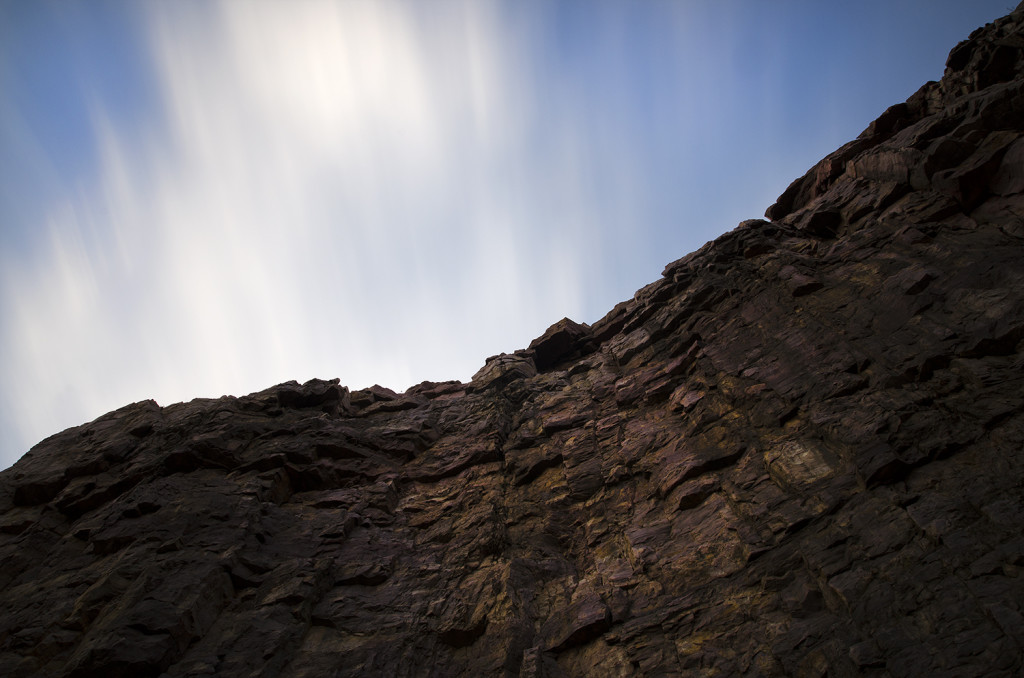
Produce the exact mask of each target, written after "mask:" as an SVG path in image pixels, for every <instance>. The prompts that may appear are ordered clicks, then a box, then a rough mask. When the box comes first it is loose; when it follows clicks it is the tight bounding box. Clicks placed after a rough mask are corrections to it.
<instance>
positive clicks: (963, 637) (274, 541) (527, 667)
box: [0, 5, 1024, 678]
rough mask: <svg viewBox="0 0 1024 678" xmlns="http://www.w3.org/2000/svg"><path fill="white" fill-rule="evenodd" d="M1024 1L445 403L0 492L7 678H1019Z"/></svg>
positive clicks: (44, 472) (34, 467)
mask: <svg viewBox="0 0 1024 678" xmlns="http://www.w3.org/2000/svg"><path fill="white" fill-rule="evenodd" d="M1022 190H1024V5H1022V7H1019V8H1018V9H1017V10H1016V11H1015V12H1014V13H1013V14H1011V15H1010V16H1008V17H1006V18H1004V19H1001V20H999V21H997V22H995V23H993V24H990V25H988V26H986V27H985V28H983V29H979V30H978V31H976V32H975V33H974V34H972V35H971V37H970V39H969V40H967V41H965V42H964V43H961V44H960V45H958V46H957V47H956V48H955V49H954V50H953V52H952V53H951V54H950V57H949V61H948V63H947V69H946V75H945V76H944V78H943V80H942V81H941V82H939V83H929V84H928V85H925V86H924V87H923V88H922V89H921V90H920V91H919V92H918V93H917V94H915V95H914V96H913V97H911V98H910V100H908V101H907V102H906V103H905V104H900V105H898V106H894V107H893V108H890V109H889V110H888V111H886V112H885V113H884V114H883V115H882V116H881V117H880V118H879V119H878V120H877V121H875V122H874V123H873V124H872V125H871V126H870V127H869V128H868V130H866V131H865V132H864V134H862V135H861V137H860V138H858V139H857V140H855V141H853V142H851V143H850V144H847V145H846V146H844V147H843V148H841V149H839V150H838V151H836V152H835V153H833V154H832V155H830V156H828V157H827V158H825V159H824V160H823V161H822V162H820V163H819V164H818V165H816V166H815V167H814V168H813V169H812V170H811V171H810V172H808V174H807V175H806V176H804V177H803V178H801V179H799V180H797V181H796V182H794V183H793V185H792V186H790V188H789V189H787V191H786V192H785V193H784V194H783V195H782V196H781V197H780V199H779V201H778V202H777V203H776V204H775V205H773V206H772V207H771V208H770V209H769V210H768V214H767V216H768V217H769V218H770V219H771V221H763V220H752V221H747V222H744V223H742V224H740V226H739V227H738V228H736V229H735V230H733V231H732V232H730V233H727V234H725V235H724V236H722V237H721V238H719V239H718V240H716V241H714V242H713V243H709V244H708V245H706V246H705V247H703V248H701V249H700V250H698V251H697V252H694V253H692V254H690V255H688V256H686V257H684V258H682V259H680V260H679V261H676V262H674V263H672V264H670V265H669V266H668V267H666V269H665V271H664V275H663V277H662V278H661V279H660V280H658V281H657V282H655V283H653V284H651V285H649V286H647V287H645V288H644V289H642V290H640V291H639V292H637V294H636V296H635V297H634V298H633V299H632V300H630V301H627V302H624V303H622V304H619V305H618V306H617V307H616V308H615V309H613V310H612V312H611V313H609V314H608V315H607V316H606V317H605V318H604V319H602V320H601V321H599V322H597V323H595V324H594V325H593V326H592V327H588V326H586V325H580V324H577V323H574V322H572V321H570V320H567V319H566V320H562V321H560V322H559V323H557V324H556V325H554V326H553V327H552V328H551V329H550V330H548V331H547V332H546V333H545V334H544V336H542V337H540V338H539V339H537V340H536V341H534V342H533V344H531V346H530V348H529V349H526V350H523V351H518V352H516V353H513V354H511V355H502V356H497V357H495V358H492V359H490V360H488V361H487V364H486V365H485V366H484V367H483V368H482V369H481V370H480V372H479V373H477V375H475V376H474V378H473V379H472V380H471V381H470V382H469V383H459V382H448V383H423V384H420V385H418V386H415V387H413V388H410V389H409V390H408V391H406V392H405V393H401V394H399V393H395V392H393V391H390V390H388V389H386V388H382V387H374V388H371V389H366V390H362V391H355V392H350V391H349V390H348V389H346V388H344V387H342V386H340V385H339V384H338V382H337V380H335V381H312V382H309V383H306V384H302V385H299V384H296V383H294V382H293V383H288V384H282V385H279V386H276V387H274V388H270V389H268V390H266V391H262V392H259V393H254V394H252V395H249V396H245V397H241V398H233V397H226V398H221V399H218V400H196V401H192V402H190V403H183V404H177V405H171V406H168V407H159V406H158V405H157V404H156V403H154V402H152V401H147V402H141V403H135V404H133V405H130V406H128V407H125V408H122V409H120V410H118V411H116V412H112V413H110V414H108V415H105V416H103V417H100V418H99V419H97V420H96V421H94V422H92V423H90V424H86V425H84V426H80V427H77V428H73V429H70V430H68V431H65V432H63V433H60V434H58V435H55V436H53V437H51V438H48V439H47V440H45V441H43V442H42V443H40V444H39V445H37V446H36V447H35V448H33V449H32V450H31V451H30V452H29V453H28V454H27V455H26V456H25V457H24V458H23V459H22V460H21V461H19V462H18V463H17V464H16V465H15V466H14V467H13V468H12V469H10V470H8V471H6V472H4V473H3V474H0V509H2V516H0V557H2V562H3V567H2V568H0V601H2V609H3V610H4V614H3V615H2V616H0V674H3V675H6V676H12V677H15V676H68V677H72V678H84V677H86V676H106V677H117V676H207V675H217V676H277V675H281V676H293V677H299V676H310V677H312V676H317V677H319V676H456V675H461V676H490V675H494V676H522V677H523V678H527V677H529V678H541V677H547V678H553V677H557V676H634V675H636V676H639V675H643V676H677V675H678V676H683V675H694V676H698V675H700V676H716V675H718V676H728V675H763V676H825V675H829V676H858V675H878V676H947V675H948V676H967V675H987V676H1016V675H1020V673H1021V671H1022V668H1024V665H1022V660H1021V656H1022V654H1024V616H1022V611H1024V577H1022V576H1021V571H1022V567H1024V532H1022V529H1021V525H1022V524H1024V344H1022V339H1024V196H1022Z"/></svg>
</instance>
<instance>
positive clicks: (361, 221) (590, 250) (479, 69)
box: [0, 2, 638, 454]
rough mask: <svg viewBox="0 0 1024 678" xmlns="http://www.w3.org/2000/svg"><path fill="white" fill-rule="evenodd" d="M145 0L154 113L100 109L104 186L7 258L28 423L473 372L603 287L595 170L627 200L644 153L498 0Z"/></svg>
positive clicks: (25, 438) (34, 433)
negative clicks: (597, 117) (609, 170)
mask: <svg viewBox="0 0 1024 678" xmlns="http://www.w3.org/2000/svg"><path fill="white" fill-rule="evenodd" d="M435 8H436V11H433V10H434V9H435ZM153 9H154V14H152V15H151V16H150V17H149V24H148V27H149V31H150V40H149V44H150V45H151V46H152V54H151V56H152V59H153V69H154V73H155V76H156V79H157V87H156V91H157V92H158V93H159V96H160V97H161V101H160V104H161V105H160V106H158V107H157V110H159V111H162V115H163V117H162V118H159V119H151V120H146V121H143V123H142V124H139V125H134V126H131V127H130V128H123V127H122V128H119V127H117V126H116V125H114V124H113V123H112V122H111V121H110V120H111V119H110V116H109V111H106V110H104V109H103V108H102V107H99V108H97V109H96V110H95V111H94V115H93V117H94V121H95V122H94V127H95V133H96V139H97V145H98V149H99V153H98V157H99V166H98V168H97V172H96V174H95V179H94V181H93V182H91V183H88V184H85V185H84V188H83V189H82V191H81V193H80V194H78V195H75V196H70V197H69V198H68V199H67V200H66V201H65V202H64V203H63V204H60V205H57V206H54V207H53V208H52V210H51V214H52V217H51V233H52V235H51V239H50V242H49V244H48V246H47V247H46V248H44V249H42V250H40V251H39V252H38V253H37V256H36V258H35V259H34V260H32V261H30V262H25V265H24V266H20V267H5V268H6V270H5V280H4V290H5V293H6V295H7V296H6V298H5V299H4V301H3V304H4V309H5V313H6V314H7V316H8V317H9V318H13V319H14V321H13V322H11V323H9V324H7V325H6V331H5V333H4V348H5V352H4V356H3V357H2V358H0V360H2V361H3V369H4V373H5V374H6V375H8V377H9V378H10V379H12V380H15V381H18V382H20V383H31V384H32V388H31V389H29V390H25V391H23V392H22V393H21V394H20V395H19V396H17V397H13V396H8V399H7V400H6V402H5V407H6V408H7V409H8V411H7V412H6V413H5V414H4V419H5V426H16V427H17V433H16V434H15V436H14V438H15V439H16V441H17V442H18V443H26V444H25V447H27V445H28V444H30V442H34V440H37V439H39V438H41V437H42V436H44V435H46V434H48V433H51V432H54V431H56V430H58V429H60V428H63V427H65V426H69V425H73V424H76V423H80V422H81V421H83V420H86V419H89V418H92V417H94V416H98V415H99V414H101V413H103V412H105V411H107V410H109V409H112V408H114V407H118V406H120V405H122V404H124V403H126V402H130V401H131V400H136V399H141V398H146V397H155V398H156V399H158V400H159V401H161V402H168V401H174V400H179V399H188V398H191V397H195V396H200V395H202V396H216V395H220V394H222V393H226V392H231V393H243V392H247V391H250V390H256V389H258V388H263V387H265V386H267V385H269V384H271V383H275V382H277V381H283V380H286V379H291V378H297V379H307V378H310V377H313V376H321V377H332V376H339V377H341V379H342V382H343V383H346V384H349V385H352V386H354V387H361V386H366V385H369V384H371V383H375V382H379V383H383V384H386V385H389V386H392V387H395V388H404V387H406V386H409V385H411V384H412V383H415V382H417V381H419V380H422V379H427V378H433V379H444V378H462V379H466V378H468V377H469V375H471V374H472V373H473V372H474V371H475V370H476V369H477V368H478V367H479V366H480V365H481V364H482V360H483V358H484V357H486V356H487V355H489V354H491V353H494V352H497V351H500V350H512V349H514V348H519V347H521V346H524V345H525V344H526V343H527V342H528V341H529V340H530V339H531V338H532V337H533V336H536V335H537V334H539V333H540V332H541V331H543V329H544V327H545V326H546V325H547V324H549V323H550V322H553V321H554V320H557V319H558V318H560V317H562V316H563V315H570V316H575V317H580V314H581V313H582V312H583V310H584V306H585V299H586V298H587V296H588V294H587V292H588V288H593V287H595V286H600V285H601V284H602V281H601V279H602V276H601V274H600V273H599V272H598V271H597V270H595V267H593V266H588V265H587V262H588V261H592V260H594V259H595V258H596V257H597V256H598V255H599V254H600V253H599V252H598V251H597V248H596V247H595V246H593V245H591V244H587V243H588V241H590V240H592V239H591V238H588V237H587V231H588V230H589V229H595V230H599V229H600V228H601V221H602V220H603V219H607V218H608V215H604V214H602V213H601V212H600V211H598V210H596V209H595V207H594V206H593V202H594V201H593V199H592V195H591V186H589V185H588V183H589V182H590V181H591V180H592V178H593V177H592V176H591V175H592V174H593V172H594V171H595V170H594V166H595V165H597V164H601V163H604V164H606V165H611V164H617V165H618V166H620V167H621V168H622V171H623V179H624V180H623V184H622V185H621V186H620V188H619V194H620V195H619V196H617V197H612V198H609V197H608V196H605V202H606V203H612V204H613V208H614V203H616V201H619V202H623V203H633V202H637V201H638V198H637V197H636V196H633V195H630V191H631V190H633V189H632V188H631V186H630V184H629V181H632V180H629V181H627V180H626V179H625V177H627V176H628V173H629V166H630V164H635V161H633V160H631V158H630V152H629V150H628V149H627V148H615V149H614V153H615V154H616V157H614V158H607V157H606V158H599V157H595V152H594V150H593V149H592V148H591V147H590V146H589V145H588V144H590V143H591V141H592V140H591V139H589V138H588V131H587V130H586V129H583V130H580V129H579V128H580V126H581V125H584V124H585V120H586V119H587V112H586V111H585V110H580V107H579V106H580V103H581V102H577V101H574V100H573V99H572V98H571V97H568V96H559V95H558V94H557V93H556V94H554V95H553V96H552V95H551V91H550V90H544V91H541V90H540V89H539V88H540V83H538V82H537V81H536V80H535V78H536V75H537V73H538V72H540V71H541V70H542V69H541V68H540V66H539V65H538V64H533V63H531V62H530V59H529V55H528V54H525V53H524V52H523V44H524V43H525V44H529V41H530V37H529V36H523V35H515V34H514V33H510V32H509V30H508V27H507V26H505V25H503V16H502V15H501V13H500V7H499V6H498V5H496V4H491V3H481V2H466V3H447V4H443V5H442V4H438V5H436V6H435V5H432V13H431V14H430V15H426V14H419V13H417V12H418V10H416V9H415V8H414V7H413V6H411V5H408V4H398V3H389V2H384V3H380V2H374V3H369V2H366V3H360V2H346V3H324V2H298V3H287V4H283V3H276V2H274V3H271V2H247V3H231V2H224V3H219V4H212V3H204V4H187V5H184V6H181V5H179V4H178V3H174V4H161V5H154V6H153ZM521 25H522V26H523V27H525V28H527V29H528V28H529V22H525V23H523V24H521ZM539 96H550V97H551V98H550V99H549V100H545V101H537V98H538V97H539ZM541 108H543V110H544V115H543V119H542V118H541V116H540V115H539V113H538V110H539V109H541ZM552 141H556V142H557V144H558V146H557V148H553V147H551V143H552ZM612 145H614V144H612V143H610V144H609V147H610V146H612ZM629 210H630V206H629V205H626V204H622V205H619V207H618V208H617V209H613V211H614V212H616V213H617V214H618V215H620V216H621V214H623V213H626V212H628V211H629ZM605 254H607V253H605ZM5 263H10V262H5ZM588 271H589V273H588ZM8 393H9V391H8ZM22 451H23V449H18V450H11V451H10V452H8V454H10V453H14V454H20V452H22Z"/></svg>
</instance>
